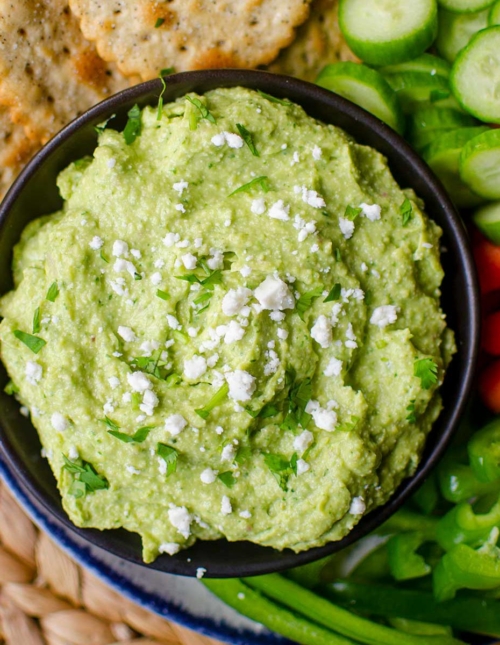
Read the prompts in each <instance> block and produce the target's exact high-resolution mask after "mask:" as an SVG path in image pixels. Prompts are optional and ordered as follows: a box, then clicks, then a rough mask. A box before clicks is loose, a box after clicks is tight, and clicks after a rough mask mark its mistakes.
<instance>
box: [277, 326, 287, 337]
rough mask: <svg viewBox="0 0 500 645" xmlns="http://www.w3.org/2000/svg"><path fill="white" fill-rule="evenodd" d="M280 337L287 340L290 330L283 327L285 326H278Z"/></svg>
mask: <svg viewBox="0 0 500 645" xmlns="http://www.w3.org/2000/svg"><path fill="white" fill-rule="evenodd" d="M278 338H279V339H280V340H286V339H287V338H288V331H287V330H286V329H283V327H278Z"/></svg>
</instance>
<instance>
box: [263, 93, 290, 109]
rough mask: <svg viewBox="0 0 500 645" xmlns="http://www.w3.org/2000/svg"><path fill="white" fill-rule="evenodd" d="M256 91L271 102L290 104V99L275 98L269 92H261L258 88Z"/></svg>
mask: <svg viewBox="0 0 500 645" xmlns="http://www.w3.org/2000/svg"><path fill="white" fill-rule="evenodd" d="M257 92H258V93H259V94H260V95H261V96H262V97H263V98H265V99H267V100H268V101H271V103H279V104H280V105H291V103H290V101H287V99H277V98H276V97H275V96H271V95H270V94H266V93H265V92H261V91H260V90H257Z"/></svg>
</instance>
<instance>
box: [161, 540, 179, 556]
mask: <svg viewBox="0 0 500 645" xmlns="http://www.w3.org/2000/svg"><path fill="white" fill-rule="evenodd" d="M180 550H181V545H180V544H177V542H164V543H163V544H160V546H159V547H158V551H159V552H160V553H167V554H168V555H175V554H176V553H179V551H180Z"/></svg>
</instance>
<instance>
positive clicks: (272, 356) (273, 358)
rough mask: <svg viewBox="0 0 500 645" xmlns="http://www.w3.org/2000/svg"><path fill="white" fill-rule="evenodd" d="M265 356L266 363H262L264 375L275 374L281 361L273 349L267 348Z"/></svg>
mask: <svg viewBox="0 0 500 645" xmlns="http://www.w3.org/2000/svg"><path fill="white" fill-rule="evenodd" d="M266 357H267V363H266V364H265V365H264V375H265V376H270V375H271V374H275V373H276V372H277V371H278V368H279V366H280V365H281V361H280V359H279V357H278V354H277V353H276V352H275V351H274V349H270V350H268V351H267V352H266Z"/></svg>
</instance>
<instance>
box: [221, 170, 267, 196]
mask: <svg viewBox="0 0 500 645" xmlns="http://www.w3.org/2000/svg"><path fill="white" fill-rule="evenodd" d="M255 186H259V187H260V188H261V190H263V191H264V192H265V193H267V192H268V190H269V180H268V178H267V177H266V176H265V175H263V176H262V177H255V179H252V181H249V182H248V183H247V184H243V186H240V187H239V188H237V189H236V190H233V192H232V193H229V197H232V195H237V194H238V193H248V192H249V191H250V190H252V188H254V187H255Z"/></svg>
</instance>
